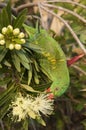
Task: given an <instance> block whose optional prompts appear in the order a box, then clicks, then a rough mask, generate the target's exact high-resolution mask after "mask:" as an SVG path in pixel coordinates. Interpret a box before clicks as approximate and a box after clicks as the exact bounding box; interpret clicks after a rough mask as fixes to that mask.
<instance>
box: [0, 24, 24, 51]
mask: <svg viewBox="0 0 86 130" xmlns="http://www.w3.org/2000/svg"><path fill="white" fill-rule="evenodd" d="M24 37H25V35H24V33H23V32H20V29H19V28H15V29H13V27H12V26H11V25H8V26H7V27H3V28H2V32H1V33H0V45H5V47H6V48H9V49H10V50H13V49H16V50H20V49H21V44H24V43H25V39H24Z"/></svg>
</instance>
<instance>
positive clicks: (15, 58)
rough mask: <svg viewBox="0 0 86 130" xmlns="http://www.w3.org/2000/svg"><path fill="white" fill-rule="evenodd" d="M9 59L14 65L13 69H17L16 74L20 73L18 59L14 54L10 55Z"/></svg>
mask: <svg viewBox="0 0 86 130" xmlns="http://www.w3.org/2000/svg"><path fill="white" fill-rule="evenodd" d="M11 57H12V61H13V64H14V66H15V68H16V69H17V71H18V72H21V66H20V59H19V57H18V56H17V55H16V54H15V53H12V54H11Z"/></svg>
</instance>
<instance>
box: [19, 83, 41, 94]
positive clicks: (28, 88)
mask: <svg viewBox="0 0 86 130" xmlns="http://www.w3.org/2000/svg"><path fill="white" fill-rule="evenodd" d="M21 87H22V88H24V89H26V90H27V91H29V92H35V93H38V92H39V91H36V90H34V89H33V88H32V87H30V86H29V85H26V84H21Z"/></svg>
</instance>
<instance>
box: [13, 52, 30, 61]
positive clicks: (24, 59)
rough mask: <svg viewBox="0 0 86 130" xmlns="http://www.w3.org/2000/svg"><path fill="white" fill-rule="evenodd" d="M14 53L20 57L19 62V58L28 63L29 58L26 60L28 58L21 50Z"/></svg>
mask: <svg viewBox="0 0 86 130" xmlns="http://www.w3.org/2000/svg"><path fill="white" fill-rule="evenodd" d="M16 54H17V56H18V57H19V58H20V62H21V60H22V61H23V62H26V63H29V60H28V58H27V57H26V54H25V53H24V52H23V51H22V50H20V51H16Z"/></svg>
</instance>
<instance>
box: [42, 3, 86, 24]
mask: <svg viewBox="0 0 86 130" xmlns="http://www.w3.org/2000/svg"><path fill="white" fill-rule="evenodd" d="M41 4H42V5H43V6H46V7H50V8H54V9H58V10H62V11H65V12H67V13H69V14H72V15H74V16H75V17H77V18H78V19H79V20H81V21H82V22H84V23H86V19H84V18H83V17H81V16H80V15H79V14H77V13H75V12H73V11H71V10H69V9H66V8H63V7H60V6H55V5H50V4H44V3H41Z"/></svg>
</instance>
